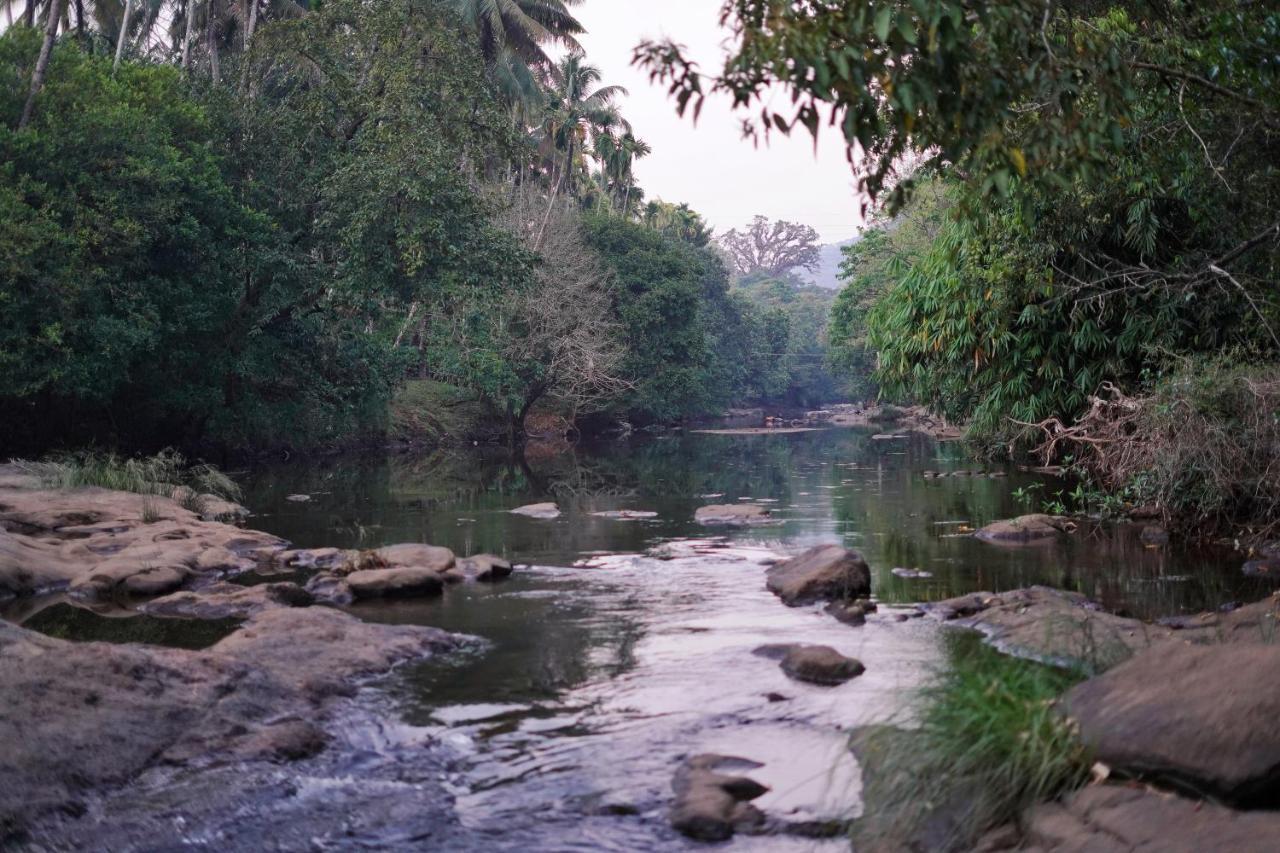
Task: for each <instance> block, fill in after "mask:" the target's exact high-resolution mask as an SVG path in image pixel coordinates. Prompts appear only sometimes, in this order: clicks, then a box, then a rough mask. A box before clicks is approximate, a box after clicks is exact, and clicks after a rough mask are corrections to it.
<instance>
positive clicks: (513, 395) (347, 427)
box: [0, 0, 789, 450]
mask: <svg viewBox="0 0 1280 853" xmlns="http://www.w3.org/2000/svg"><path fill="white" fill-rule="evenodd" d="M571 6H572V4H566V3H564V2H560V1H559V0H512V1H511V2H503V3H497V4H489V3H476V2H471V0H390V2H386V3H378V4H366V3H359V2H350V0H334V1H333V2H326V3H323V4H310V5H305V6H304V5H294V4H292V3H268V2H252V0H241V2H235V3H227V2H222V0H209V2H203V3H202V2H200V0H191V1H190V2H175V3H161V4H158V5H156V4H153V5H148V6H146V7H145V8H144V7H137V6H135V5H134V4H132V3H121V4H115V5H113V4H111V3H101V4H99V3H95V4H92V5H85V4H71V5H67V4H64V3H62V2H59V0H50V1H49V2H43V3H42V2H32V3H30V4H28V5H27V6H26V7H25V8H24V10H23V12H24V15H23V16H22V17H20V18H19V19H18V20H16V21H15V23H14V25H12V26H10V27H8V28H7V30H6V31H5V33H4V35H3V37H0V74H3V75H4V77H5V78H6V79H7V80H8V81H9V82H8V84H7V85H6V86H5V87H4V89H3V95H0V125H2V126H0V152H2V153H3V162H4V167H3V169H2V170H0V206H3V208H4V217H3V220H4V225H3V226H0V228H2V229H3V230H2V231H0V259H2V262H3V265H4V288H3V290H0V305H2V306H3V309H4V310H3V312H2V313H3V320H0V367H2V368H3V377H4V378H3V379H2V380H0V403H3V411H4V414H3V415H0V419H3V422H4V424H3V426H4V430H5V433H6V436H12V437H13V444H14V445H15V447H18V446H24V445H25V446H26V447H27V448H28V449H32V450H40V449H46V448H48V447H51V446H56V445H59V444H62V445H74V444H78V443H83V442H87V441H96V442H104V443H108V444H121V445H123V446H127V447H139V448H142V447H148V446H163V445H167V444H178V445H182V446H213V447H222V448H230V449H236V448H240V449H252V448H263V447H270V446H276V445H285V446H294V447H306V446H314V445H317V444H335V443H339V444H340V443H349V442H351V441H359V440H362V439H363V438H364V437H371V436H376V435H378V434H379V433H380V432H381V431H382V430H383V429H384V428H385V427H386V424H387V413H388V405H389V403H390V402H391V400H392V399H393V398H394V397H395V396H396V395H397V393H398V391H399V389H400V388H402V387H403V386H404V384H405V382H406V381H410V380H420V379H426V380H431V381H433V382H435V383H443V384H444V385H445V386H447V387H449V388H451V389H453V390H452V393H451V395H450V396H451V399H452V398H454V397H456V398H460V399H466V400H467V401H471V402H476V403H478V404H479V405H480V406H481V407H482V408H483V410H484V411H485V412H486V413H487V414H486V415H485V418H486V419H487V420H489V421H491V422H492V423H493V424H494V427H493V429H492V432H493V433H494V434H498V433H501V434H502V435H503V436H504V437H505V438H507V439H509V440H517V439H518V438H519V437H520V435H521V433H522V432H523V430H524V425H525V422H526V420H527V418H528V417H529V415H530V413H531V412H532V411H534V410H535V409H538V408H542V409H545V410H548V411H552V412H556V413H559V414H560V415H563V416H564V417H566V418H568V419H569V420H573V419H576V418H577V417H579V416H582V415H586V414H592V413H604V414H606V415H607V416H608V417H610V418H614V419H617V418H624V419H630V420H636V421H639V422H643V423H650V422H667V421H672V420H679V419H683V418H686V417H696V416H701V415H712V414H717V413H718V412H719V411H722V410H723V409H724V408H725V407H726V406H728V405H730V404H732V403H734V402H736V401H739V400H757V399H766V398H771V397H779V396H782V395H783V394H784V393H785V391H786V387H787V386H786V382H785V380H784V379H782V378H780V375H781V374H779V370H778V368H777V360H778V358H780V357H781V356H782V355H783V354H784V353H785V352H786V347H787V343H786V340H787V337H788V334H789V328H788V323H789V320H788V318H786V317H783V316H780V315H779V316H774V315H768V316H766V312H764V311H762V310H761V309H759V308H758V307H757V306H755V305H752V304H750V303H749V302H748V301H747V300H744V299H741V298H738V297H736V296H734V295H732V294H731V293H730V292H729V276H728V272H727V271H726V269H725V266H724V263H723V261H722V259H721V256H720V255H719V254H718V252H717V251H716V250H715V249H714V247H713V246H712V245H711V238H712V231H711V229H710V228H709V227H708V226H707V225H706V223H705V222H704V221H703V220H702V218H701V217H700V216H699V215H698V214H697V213H696V212H695V211H693V210H691V209H690V208H689V207H688V206H687V205H684V204H676V203H669V202H666V201H663V200H661V199H649V198H647V197H646V194H645V192H644V190H643V188H642V187H640V186H639V185H638V184H637V182H636V180H635V175H634V165H635V163H636V161H637V160H639V159H640V158H643V157H644V156H646V155H647V154H648V153H649V150H650V149H649V146H648V144H647V143H645V142H644V141H643V140H642V139H640V138H638V137H637V136H636V134H635V133H634V132H633V130H632V128H631V126H630V124H629V123H628V121H627V120H626V117H625V116H624V115H623V113H622V111H621V110H620V108H619V97H620V96H621V95H622V94H624V91H623V90H622V89H621V88H620V87H617V86H614V85H611V84H610V83H609V81H607V80H604V79H602V75H601V72H600V71H599V69H598V68H596V67H595V66H594V65H593V64H592V63H591V62H590V61H589V58H588V57H586V56H585V55H584V54H583V53H582V51H581V49H580V47H579V46H578V44H577V41H576V39H575V36H576V35H578V34H580V33H581V31H582V27H581V25H580V24H579V23H578V21H577V20H576V19H575V18H574V16H573V14H572V10H571V8H570V7H571ZM433 387H434V386H433ZM434 404H442V403H441V401H430V402H428V403H427V405H429V406H430V405H434Z"/></svg>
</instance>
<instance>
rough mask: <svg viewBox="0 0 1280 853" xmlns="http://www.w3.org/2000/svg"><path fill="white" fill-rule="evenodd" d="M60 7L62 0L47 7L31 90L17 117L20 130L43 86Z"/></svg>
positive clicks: (27, 119)
mask: <svg viewBox="0 0 1280 853" xmlns="http://www.w3.org/2000/svg"><path fill="white" fill-rule="evenodd" d="M33 2H34V0H33ZM27 8H29V9H30V8H34V7H32V6H28V7H27ZM61 8H62V0H53V6H52V7H51V8H50V9H49V23H48V24H47V25H46V26H45V28H44V44H42V45H40V57H39V58H38V59H37V60H36V68H35V71H33V72H31V92H30V93H29V94H28V95H27V103H26V105H25V106H23V108H22V117H21V118H19V119H18V130H22V129H23V128H24V127H26V126H27V124H28V123H29V122H30V121H31V112H32V110H34V109H35V106H36V95H39V94H40V90H41V89H42V88H44V75H45V74H46V73H47V72H48V70H49V54H51V53H53V40H54V39H55V38H56V37H57V35H58V12H59V10H60V9H61Z"/></svg>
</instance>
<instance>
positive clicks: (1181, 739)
mask: <svg viewBox="0 0 1280 853" xmlns="http://www.w3.org/2000/svg"><path fill="white" fill-rule="evenodd" d="M1064 708H1065V710H1066V713H1067V714H1068V715H1069V716H1070V717H1071V718H1072V719H1073V720H1075V721H1076V722H1077V723H1078V724H1079V726H1080V737H1081V739H1082V740H1083V741H1084V742H1085V743H1086V744H1088V745H1089V746H1090V747H1091V748H1092V749H1093V750H1094V751H1095V754H1096V756H1097V758H1098V760H1099V761H1101V762H1103V763H1104V764H1107V765H1110V766H1111V767H1114V768H1116V769H1118V770H1122V771H1124V772H1126V773H1131V774H1134V775H1139V776H1145V777H1151V778H1154V779H1157V780H1161V781H1165V782H1167V783H1169V784H1173V785H1176V786H1178V787H1183V788H1187V787H1189V788H1191V789H1193V790H1196V791H1201V792H1204V793H1208V794H1213V795H1216V796H1218V797H1220V798H1222V799H1223V800H1226V801H1227V802H1231V803H1237V804H1241V805H1267V804H1270V805H1274V804H1275V803H1276V802H1280V726H1277V725H1276V721H1277V720H1280V646H1275V645H1270V644H1261V643H1257V644H1247V645H1246V644H1233V645H1221V646H1218V645H1215V646H1193V645H1184V644H1182V643H1164V644H1161V645H1159V646H1157V647H1155V648H1152V649H1150V650H1148V651H1145V652H1142V653H1141V654H1138V655H1136V656H1135V657H1133V658H1132V659H1131V660H1129V661H1127V662H1125V663H1123V664H1121V665H1120V666H1117V667H1116V668H1114V669H1112V670H1110V671H1109V672H1107V673H1105V674H1103V675H1100V676H1098V677H1096V678H1092V679H1090V680H1088V681H1086V682H1083V683H1082V684H1078V685H1076V686H1075V687H1074V688H1072V689H1071V690H1070V691H1069V692H1068V693H1067V695H1066V697H1065V700H1064Z"/></svg>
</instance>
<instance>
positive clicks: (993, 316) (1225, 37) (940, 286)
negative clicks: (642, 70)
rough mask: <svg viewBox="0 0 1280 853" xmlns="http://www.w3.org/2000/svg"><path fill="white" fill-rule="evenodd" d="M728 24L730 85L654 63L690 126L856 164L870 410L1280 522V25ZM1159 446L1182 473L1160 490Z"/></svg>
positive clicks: (843, 297) (1257, 7) (751, 18)
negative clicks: (716, 110)
mask: <svg viewBox="0 0 1280 853" xmlns="http://www.w3.org/2000/svg"><path fill="white" fill-rule="evenodd" d="M722 23H723V25H724V26H725V27H726V28H727V29H728V30H730V32H731V33H732V36H733V38H732V41H731V49H730V51H729V54H728V56H727V57H726V59H725V61H724V64H723V66H722V67H720V68H717V69H711V70H709V71H704V70H703V69H700V68H699V67H697V66H696V65H694V64H693V63H691V62H690V61H689V60H688V59H687V58H686V57H685V55H684V52H683V50H682V49H681V47H680V46H679V45H676V44H673V43H671V42H649V43H645V44H643V45H641V46H640V47H639V48H638V50H637V53H636V59H637V62H639V63H641V64H642V65H644V66H646V67H647V68H648V69H649V70H650V72H651V73H652V75H653V77H654V78H655V79H656V80H660V81H662V82H664V83H665V84H666V85H667V86H668V87H669V90H670V92H671V94H672V95H673V97H674V98H675V101H676V107H677V108H678V109H679V110H681V111H685V110H689V111H691V112H696V111H697V110H698V109H699V108H700V107H701V104H702V101H703V100H704V99H705V98H707V97H714V96H716V95H722V96H727V97H729V98H730V99H732V101H733V103H734V104H735V105H736V106H738V107H739V108H741V109H742V110H743V111H744V112H745V113H746V120H745V121H746V126H747V129H748V131H749V132H750V133H753V134H757V135H765V136H767V135H768V134H770V133H789V132H792V131H794V130H795V129H796V128H800V129H801V130H802V131H803V132H807V133H811V134H814V135H815V136H816V135H818V134H836V135H837V136H839V137H841V138H842V139H843V141H844V142H845V144H846V145H847V147H848V152H849V157H850V161H851V163H852V164H853V167H854V169H855V171H856V173H857V175H858V177H859V182H860V186H861V188H862V190H863V191H864V193H865V194H866V197H867V199H868V200H869V201H870V202H871V206H870V208H869V211H868V212H869V214H870V215H871V223H870V227H869V230H868V231H867V232H866V233H865V235H864V237H863V239H862V240H860V241H859V242H857V243H855V244H853V245H851V246H848V247H846V249H845V255H846V262H845V266H844V275H845V279H846V287H845V289H844V290H843V291H842V292H841V294H840V296H839V297H838V299H837V301H836V304H835V306H834V309H833V314H832V320H831V346H832V350H831V361H832V365H833V367H834V368H835V369H836V370H838V371H840V372H841V373H843V374H844V375H845V376H847V377H848V378H849V379H850V381H851V382H852V383H853V388H854V390H857V391H860V392H861V393H879V394H881V395H882V396H884V397H887V398H891V399H895V400H900V401H904V402H919V403H923V404H925V405H928V406H929V407H931V408H932V409H934V410H935V411H937V412H940V413H942V414H944V415H946V416H947V417H949V418H951V419H953V420H954V421H956V422H965V423H968V425H969V434H970V436H971V437H972V438H976V439H979V440H984V441H987V442H989V443H990V444H991V445H993V446H995V445H1003V444H1006V443H1008V442H1014V443H1019V442H1023V443H1033V444H1034V443H1036V442H1040V441H1044V442H1045V443H1044V446H1043V448H1042V449H1043V451H1044V452H1045V453H1046V454H1049V455H1050V456H1053V455H1054V454H1057V455H1058V456H1059V457H1062V456H1063V455H1064V454H1065V456H1067V457H1071V456H1076V457H1077V458H1079V459H1082V460H1085V461H1086V462H1087V463H1088V465H1090V466H1092V467H1093V469H1094V470H1093V472H1092V473H1093V474H1094V475H1096V476H1098V477H1099V478H1100V479H1101V480H1103V481H1105V482H1106V483H1107V484H1108V485H1110V486H1112V487H1124V488H1129V489H1131V490H1132V496H1133V497H1134V499H1136V500H1144V499H1154V500H1158V501H1161V502H1174V501H1179V500H1184V499H1185V496H1187V495H1200V496H1204V495H1205V493H1206V491H1215V490H1216V492H1217V496H1216V497H1214V498H1213V499H1212V500H1211V501H1208V502H1209V503H1212V504H1213V505H1214V506H1215V507H1217V508H1215V509H1214V510H1213V512H1214V513H1217V514H1223V513H1226V514H1230V512H1232V511H1234V510H1233V509H1232V507H1234V509H1235V510H1240V511H1241V512H1242V513H1243V514H1244V515H1245V516H1249V515H1250V513H1254V512H1255V511H1257V510H1258V509H1259V508H1262V509H1263V511H1262V513H1261V515H1263V516H1267V515H1272V516H1273V515H1274V511H1275V508H1276V507H1277V506H1280V504H1278V503H1277V501H1280V493H1277V491H1276V488H1275V486H1274V483H1275V482H1276V479H1277V478H1276V472H1275V470H1273V468H1274V467H1275V464H1276V462H1275V460H1276V459H1277V458H1278V457H1280V431H1278V430H1277V429H1276V428H1275V424H1276V423H1277V421H1276V418H1275V415H1274V400H1275V399H1276V391H1277V389H1280V375H1278V371H1277V368H1276V361H1277V357H1280V286H1278V282H1280V213H1278V212H1277V198H1278V197H1280V85H1277V84H1278V83H1280V10H1277V8H1276V7H1275V5H1274V4H1269V3H1236V2H1225V0H1217V2H1179V0H1160V1H1159V2H1054V3H1043V2H1031V0H1014V1H1013V2H1003V0H1002V2H958V0H909V2H908V1H907V0H903V2H872V3H853V2H845V3H829V2H816V0H815V2H808V0H806V2H794V3H792V2H785V3H784V2H778V1H777V0H729V2H726V3H724V4H723V7H722ZM779 90H781V91H782V92H784V93H786V94H789V95H790V98H789V99H786V98H782V97H778V95H779ZM788 101H789V105H786V106H779V105H780V104H787V103H788ZM1179 410H1180V411H1182V412H1183V413H1184V416H1182V417H1181V418H1180V417H1178V416H1174V415H1170V414H1168V413H1169V412H1171V411H1179ZM1135 413H1137V414H1135ZM1187 417H1190V418H1192V420H1194V419H1195V418H1201V417H1203V418H1205V420H1204V423H1203V431H1201V430H1181V431H1180V430H1179V429H1178V428H1177V427H1176V423H1177V422H1178V421H1179V420H1182V421H1183V422H1184V423H1185V422H1186V418H1187ZM1077 421H1078V422H1077ZM1268 425H1269V426H1268ZM1213 436H1217V437H1216V438H1214V437H1213ZM1135 441H1137V442H1140V443H1143V446H1150V447H1156V448H1159V450H1157V451H1156V452H1155V454H1154V456H1155V457H1161V458H1164V459H1168V460H1177V463H1176V464H1170V465H1168V466H1163V465H1160V466H1155V468H1153V467H1152V466H1147V467H1146V468H1143V466H1136V467H1135V466H1134V465H1133V464H1132V460H1133V459H1134V458H1137V457H1138V456H1141V457H1142V458H1150V457H1151V456H1152V454H1150V453H1148V452H1146V451H1144V452H1143V453H1137V452H1136V451H1135V450H1134V442H1135ZM1192 445H1194V446H1192ZM1228 445H1229V446H1228ZM1106 448H1111V449H1110V450H1108V449H1106ZM1248 460H1252V461H1248ZM1153 464H1154V463H1153ZM1138 469H1141V470H1138ZM1157 469H1159V470H1157ZM1198 481H1208V482H1212V483H1215V484H1216V485H1215V486H1213V487H1211V488H1210V489H1208V490H1206V489H1205V488H1202V487H1200V486H1199V485H1198V484H1197V483H1198ZM1220 510H1221V512H1220Z"/></svg>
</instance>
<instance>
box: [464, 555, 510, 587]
mask: <svg viewBox="0 0 1280 853" xmlns="http://www.w3.org/2000/svg"><path fill="white" fill-rule="evenodd" d="M460 568H461V569H462V572H463V575H464V577H465V578H466V579H467V580H477V581H481V582H483V583H492V582H493V581H500V580H502V579H503V578H507V577H510V576H511V572H512V571H513V570H514V569H513V566H512V565H511V561H510V560H506V559H503V558H502V557H497V556H495V555H493V554H476V555H474V556H472V557H467V558H466V559H465V560H463V561H462V563H461V566H460Z"/></svg>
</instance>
